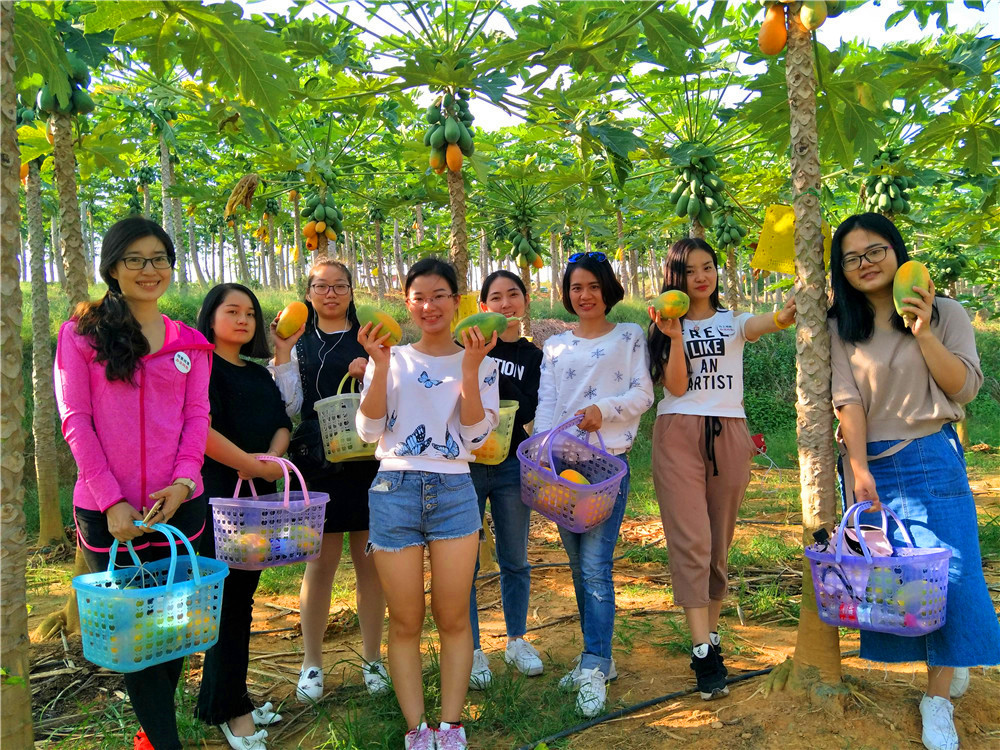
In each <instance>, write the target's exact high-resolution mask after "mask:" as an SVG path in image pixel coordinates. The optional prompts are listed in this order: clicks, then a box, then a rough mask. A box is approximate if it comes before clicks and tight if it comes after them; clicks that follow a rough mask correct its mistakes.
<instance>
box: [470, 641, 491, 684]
mask: <svg viewBox="0 0 1000 750" xmlns="http://www.w3.org/2000/svg"><path fill="white" fill-rule="evenodd" d="M492 684H493V673H492V672H491V671H490V660H489V659H487V658H486V654H484V653H483V650H482V649H481V648H477V649H476V650H475V651H473V652H472V673H471V674H470V675H469V688H470V689H471V690H485V689H486V688H488V687H489V686H490V685H492Z"/></svg>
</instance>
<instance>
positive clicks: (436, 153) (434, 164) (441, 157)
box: [428, 148, 445, 170]
mask: <svg viewBox="0 0 1000 750" xmlns="http://www.w3.org/2000/svg"><path fill="white" fill-rule="evenodd" d="M428 161H429V163H430V165H431V169H434V170H438V169H444V167H445V154H444V149H443V148H432V149H431V155H430V158H429V159H428Z"/></svg>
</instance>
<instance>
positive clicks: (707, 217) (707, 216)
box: [698, 203, 715, 227]
mask: <svg viewBox="0 0 1000 750" xmlns="http://www.w3.org/2000/svg"><path fill="white" fill-rule="evenodd" d="M698 222H699V223H700V224H701V225H702V226H703V227H710V226H712V225H713V224H714V223H715V219H714V218H713V216H712V212H711V211H709V209H708V206H706V205H705V204H704V203H702V204H701V210H699V211H698Z"/></svg>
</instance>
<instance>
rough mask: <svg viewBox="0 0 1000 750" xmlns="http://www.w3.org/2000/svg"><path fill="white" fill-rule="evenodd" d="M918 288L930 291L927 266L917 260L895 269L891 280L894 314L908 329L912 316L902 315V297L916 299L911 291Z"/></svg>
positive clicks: (929, 276)
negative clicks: (895, 313)
mask: <svg viewBox="0 0 1000 750" xmlns="http://www.w3.org/2000/svg"><path fill="white" fill-rule="evenodd" d="M915 286H916V287H920V288H921V289H926V290H928V291H930V288H931V275H930V273H929V272H928V271H927V266H925V265H924V264H923V263H921V262H920V261H919V260H908V261H906V263H904V264H903V265H901V266H900V267H899V268H898V269H896V275H895V276H894V277H893V280H892V302H893V304H894V305H895V306H896V312H897V313H899V314H900V315H902V316H903V321H904V322H905V323H906V325H907V327H909V326H910V325H911V324H912V323H913V316H912V315H910V314H906V315H903V307H904V305H905V303H904V302H903V298H904V297H918V296H919V295H918V294H917V293H916V292H915V291H913V287H915Z"/></svg>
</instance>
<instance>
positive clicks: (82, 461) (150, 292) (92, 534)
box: [55, 217, 212, 750]
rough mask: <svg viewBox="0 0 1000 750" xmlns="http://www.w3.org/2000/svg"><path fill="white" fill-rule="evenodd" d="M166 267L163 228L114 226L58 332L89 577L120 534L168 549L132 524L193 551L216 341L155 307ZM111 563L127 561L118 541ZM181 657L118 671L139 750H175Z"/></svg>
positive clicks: (140, 545) (142, 551)
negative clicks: (88, 283) (98, 284)
mask: <svg viewBox="0 0 1000 750" xmlns="http://www.w3.org/2000/svg"><path fill="white" fill-rule="evenodd" d="M173 266H174V246H173V243H172V242H171V241H170V237H169V236H168V235H167V233H166V232H164V231H163V228H162V227H160V225H159V224H157V223H156V222H153V221H149V220H148V219H144V218H141V217H130V218H127V219H123V220H122V221H119V222H118V223H117V224H115V225H114V226H112V227H111V228H110V229H109V230H108V232H107V234H105V235H104V241H103V243H102V245H101V263H100V273H101V278H103V279H104V281H105V283H106V284H107V285H108V291H107V293H105V295H104V297H103V298H102V299H101V300H99V301H98V302H88V303H82V304H81V305H79V306H78V307H77V309H76V310H75V311H74V312H73V316H72V317H71V318H70V319H69V320H68V321H66V322H65V323H64V324H63V325H62V327H61V328H60V329H59V342H58V346H57V349H56V363H55V391H56V402H57V404H58V407H59V416H60V418H61V420H62V431H63V436H64V437H65V438H66V442H67V443H68V444H69V447H70V450H71V451H72V452H73V458H74V459H75V460H76V464H77V466H78V468H79V474H78V476H77V480H76V485H75V486H74V488H73V515H74V519H75V521H76V528H77V544H79V545H80V548H81V551H82V552H83V555H84V558H85V559H86V561H87V565H88V567H89V568H90V570H91V571H92V572H95V573H96V572H99V571H104V570H107V568H108V562H109V557H110V553H111V546H112V544H113V542H114V540H116V539H117V540H118V541H119V542H122V543H124V542H132V544H133V547H134V549H135V551H136V553H137V554H138V555H139V558H140V560H142V561H143V562H152V561H154V560H159V559H161V558H164V557H168V556H169V554H170V544H171V542H170V541H169V540H167V539H166V537H164V536H163V535H162V534H160V533H159V532H158V531H152V530H150V529H148V528H146V527H140V526H136V525H135V524H134V522H135V521H146V522H147V523H149V524H153V523H161V522H162V523H170V524H171V525H173V526H175V527H176V528H177V529H179V530H180V531H181V533H183V534H184V535H185V536H186V537H187V538H188V539H190V540H192V542H193V543H194V545H195V546H198V538H199V537H200V536H201V534H202V532H203V530H204V527H205V505H206V504H205V500H204V498H202V497H199V496H200V495H201V492H202V480H201V468H202V462H203V461H204V454H205V441H206V439H207V437H208V428H209V427H208V426H209V416H208V412H209V405H208V382H209V371H210V369H211V359H210V358H211V356H212V355H211V351H212V345H211V344H209V343H208V341H206V340H205V337H204V336H202V335H201V334H200V333H199V332H198V331H196V330H195V329H194V328H191V327H190V326H187V325H185V324H184V323H181V322H179V321H175V320H171V319H170V318H168V317H167V316H166V315H163V314H162V313H160V311H159V307H158V304H159V300H160V298H161V297H162V296H163V294H164V292H166V290H167V287H168V286H170V280H171V275H172V273H173ZM191 498H194V499H191ZM180 554H182V555H183V554H186V553H185V552H184V548H183V547H181V548H180ZM117 563H118V564H121V565H131V564H132V562H131V557H130V555H129V553H128V551H127V548H126V547H125V545H124V544H123V545H122V546H121V547H119V550H118V560H117ZM183 664H184V660H183V659H174V660H173V661H169V662H166V663H163V664H156V665H153V666H151V667H146V668H145V669H142V670H139V671H138V672H129V673H126V674H125V675H123V676H124V679H125V689H126V690H127V691H128V695H129V699H130V701H131V704H132V709H133V710H134V711H135V713H136V716H137V717H138V719H139V723H140V724H141V725H142V730H141V731H140V732H139V733H138V734H137V735H136V737H135V747H136V748H137V750H149V749H150V748H155V750H180V748H181V741H180V738H179V736H178V733H177V719H176V714H175V712H174V691H175V689H176V687H177V681H178V679H179V678H180V674H181V668H182V666H183Z"/></svg>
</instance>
